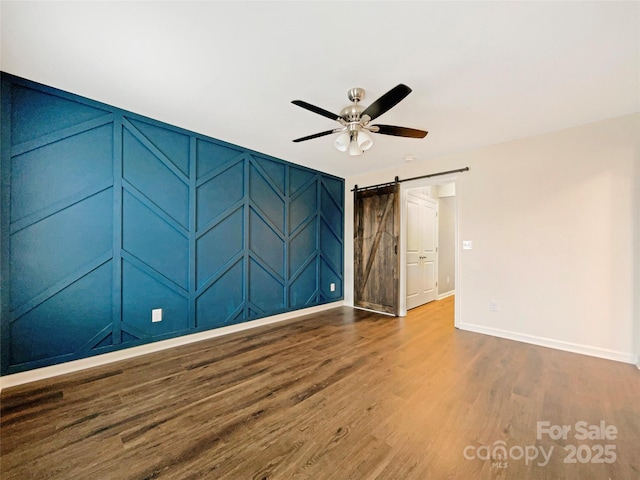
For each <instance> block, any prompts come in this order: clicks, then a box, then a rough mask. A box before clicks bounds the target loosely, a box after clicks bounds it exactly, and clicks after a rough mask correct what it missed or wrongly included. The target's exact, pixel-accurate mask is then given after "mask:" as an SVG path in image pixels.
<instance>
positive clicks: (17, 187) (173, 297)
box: [0, 73, 344, 375]
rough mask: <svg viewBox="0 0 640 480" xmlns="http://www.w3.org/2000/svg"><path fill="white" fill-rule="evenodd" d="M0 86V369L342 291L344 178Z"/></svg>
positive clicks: (13, 81)
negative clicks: (159, 316) (158, 316)
mask: <svg viewBox="0 0 640 480" xmlns="http://www.w3.org/2000/svg"><path fill="white" fill-rule="evenodd" d="M1 93H2V103H1V115H2V118H1V120H2V125H1V129H2V131H1V142H2V143H1V154H2V161H1V177H2V188H1V190H0V196H1V200H2V210H1V227H2V230H1V237H0V241H1V275H2V277H1V282H2V285H1V286H2V289H1V302H2V312H1V313H2V323H1V338H2V374H3V375H4V374H8V373H14V372H19V371H25V370H29V369H33V368H38V367H43V366H47V365H52V364H57V363H61V362H65V361H69V360H75V359H79V358H84V357H88V356H91V355H95V354H99V353H103V352H109V351H113V350H118V349H123V348H128V347H131V346H135V345H140V344H143V343H148V342H153V341H157V340H162V339H167V338H171V337H176V336H180V335H184V334H188V333H194V332H198V331H203V330H209V329H213V328H217V327H221V326H225V325H230V324H235V323H239V322H244V321H247V320H252V319H256V318H260V317H265V316H269V315H274V314H278V313H283V312H287V311H292V310H296V309H300V308H305V307H309V306H314V305H320V304H323V303H327V302H332V301H336V300H340V299H342V298H343V286H342V279H343V256H344V248H343V246H344V239H343V227H344V181H343V180H342V179H341V178H337V177H333V176H331V175H327V174H323V173H322V172H319V171H315V170H310V169H308V168H305V167H301V166H297V165H294V164H291V163H288V162H285V161H283V160H280V159H276V158H273V157H270V156H268V155H264V154H261V153H258V152H255V151H252V150H248V149H246V148H242V147H239V146H237V145H231V144H229V143H225V142H222V141H220V140H216V139H213V138H209V137H205V136H203V135H198V134H196V133H193V132H189V131H186V130H183V129H180V128H177V127H173V126H170V125H166V124H163V123H160V122H157V121H154V120H151V119H149V118H145V117H142V116H140V115H136V114H133V113H131V112H127V111H124V110H121V109H118V108H115V107H111V106H109V105H105V104H102V103H98V102H95V101H92V100H89V99H86V98H83V97H79V96H77V95H73V94H70V93H67V92H63V91H60V90H57V89H54V88H50V87H46V86H44V85H40V84H37V83H34V82H31V81H28V80H25V79H21V78H18V77H15V76H12V75H8V74H5V73H3V74H2V92H1ZM331 283H335V285H336V289H335V291H333V292H332V291H330V284H331ZM156 308H161V309H162V310H163V320H162V321H161V322H156V323H152V322H151V310H152V309H156Z"/></svg>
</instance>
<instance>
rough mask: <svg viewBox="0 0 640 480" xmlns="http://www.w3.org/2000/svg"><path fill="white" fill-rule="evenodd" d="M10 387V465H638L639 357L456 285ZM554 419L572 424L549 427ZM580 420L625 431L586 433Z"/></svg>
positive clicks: (6, 452) (332, 469) (577, 471)
mask: <svg viewBox="0 0 640 480" xmlns="http://www.w3.org/2000/svg"><path fill="white" fill-rule="evenodd" d="M1 401H2V405H1V408H2V411H1V429H0V441H1V448H0V454H1V456H0V477H2V479H3V480H9V479H31V478H35V479H64V480H71V479H117V480H119V479H155V478H163V479H164V478H166V479H195V478H205V479H234V480H235V479H256V480H263V479H290V478H300V479H303V478H309V479H322V480H325V479H341V480H342V479H391V480H399V479H420V480H422V479H437V480H439V479H465V480H468V479H494V478H495V479H527V478H532V479H550V480H551V479H554V480H557V479H604V480H607V479H638V478H640V450H639V449H640V372H639V371H638V370H637V369H636V368H635V367H634V366H632V365H627V364H623V363H617V362H612V361H607V360H602V359H597V358H591V357H586V356H582V355H577V354H571V353H566V352H560V351H555V350H551V349H546V348H542V347H536V346H532V345H527V344H523V343H518V342H513V341H509V340H504V339H499V338H494V337H490V336H485V335H480V334H475V333H471V332H464V331H458V330H455V329H454V328H453V297H449V298H447V299H445V300H442V301H438V302H433V303H430V304H427V305H425V306H423V307H419V308H417V309H414V310H412V311H410V313H409V316H407V317H406V318H404V319H402V318H392V317H388V316H381V315H376V314H373V313H370V312H366V311H360V310H353V309H350V308H346V307H345V308H337V309H332V310H328V311H326V312H322V313H320V314H317V315H313V316H307V317H303V318H300V319H296V320H293V321H289V322H286V323H280V324H277V325H271V326H266V327H261V328H259V329H255V330H251V331H250V332H242V333H239V334H233V335H229V336H226V337H221V338H217V339H212V340H207V341H203V342H200V343H197V344H191V345H187V346H183V347H179V348H175V349H173V350H170V351H165V352H159V353H154V354H150V355H147V356H144V357H139V358H135V359H131V360H127V361H123V362H119V363H116V364H111V365H108V366H104V367H97V368H94V369H91V370H86V371H83V372H79V373H75V374H70V375H65V376H61V377H57V378H55V379H49V380H44V381H39V382H35V383H32V384H28V385H23V386H19V387H14V388H10V389H7V390H5V391H3V392H2V397H1ZM545 421H546V422H549V423H548V426H549V428H550V432H551V433H555V430H554V426H559V427H558V428H561V426H562V425H569V426H570V427H571V430H570V431H569V432H568V434H567V438H566V439H563V438H556V439H554V438H551V436H550V435H549V434H548V433H542V434H541V435H538V431H537V422H545ZM580 421H584V422H587V424H588V425H600V422H601V421H604V422H605V424H606V425H611V426H613V427H615V428H616V429H617V434H616V435H615V439H587V440H579V439H576V437H575V435H576V434H579V433H580V429H578V430H576V423H577V422H580ZM579 426H580V424H579ZM593 428H594V427H591V428H590V431H592V430H593ZM609 433H610V435H609V436H610V437H611V436H612V434H611V431H609ZM593 435H595V433H593ZM537 437H540V438H537ZM572 445H573V447H572ZM580 445H584V446H583V447H580ZM607 445H612V446H613V447H606V446H607ZM501 446H502V447H505V450H504V451H503V450H501V449H500V448H499V447H501ZM541 449H543V451H544V453H545V455H546V454H548V453H549V452H550V451H551V453H550V454H548V455H547V456H548V461H547V462H546V463H544V459H545V457H543V453H541V452H542V450H541ZM550 449H552V450H550ZM572 449H574V450H575V452H574V453H575V455H573V457H572V456H571V450H572ZM600 449H602V452H600ZM534 451H535V454H536V455H537V458H534V459H532V458H531V457H533V455H534ZM612 455H613V456H615V458H614V457H613V456H612ZM572 459H574V460H576V462H575V463H566V461H567V460H569V461H571V460H572ZM605 460H606V462H605ZM607 462H608V463H607Z"/></svg>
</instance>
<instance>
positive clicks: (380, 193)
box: [354, 183, 400, 315]
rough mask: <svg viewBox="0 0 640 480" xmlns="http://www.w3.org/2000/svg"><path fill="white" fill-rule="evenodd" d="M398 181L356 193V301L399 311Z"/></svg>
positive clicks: (377, 307) (370, 306)
mask: <svg viewBox="0 0 640 480" xmlns="http://www.w3.org/2000/svg"><path fill="white" fill-rule="evenodd" d="M399 190H400V188H399V185H398V184H397V183H396V184H393V185H389V186H385V187H380V188H376V189H370V190H361V191H359V190H357V189H356V191H355V193H354V222H355V225H354V277H355V278H354V296H355V298H354V302H355V305H356V306H358V307H363V308H368V309H371V310H377V311H380V312H385V313H391V314H394V315H398V307H399V294H398V277H399V269H400V263H399V260H398V259H399V257H398V233H399V231H400V228H399V224H400V209H399V205H400V202H399Z"/></svg>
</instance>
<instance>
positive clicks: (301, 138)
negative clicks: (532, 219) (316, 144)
mask: <svg viewBox="0 0 640 480" xmlns="http://www.w3.org/2000/svg"><path fill="white" fill-rule="evenodd" d="M341 130H342V128H335V129H333V130H327V131H326V132H320V133H314V134H313V135H307V136H306V137H300V138H296V139H295V140H292V141H293V142H296V143H298V142H304V141H305V140H311V139H312V138H318V137H324V136H325V135H330V134H332V133H336V132H339V131H341Z"/></svg>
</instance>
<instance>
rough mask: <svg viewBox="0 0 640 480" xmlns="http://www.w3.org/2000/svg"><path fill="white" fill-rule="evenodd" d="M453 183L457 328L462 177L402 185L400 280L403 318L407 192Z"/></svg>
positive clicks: (456, 316) (457, 318)
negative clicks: (454, 193)
mask: <svg viewBox="0 0 640 480" xmlns="http://www.w3.org/2000/svg"><path fill="white" fill-rule="evenodd" d="M449 183H453V184H455V189H456V205H455V214H454V229H455V249H454V252H455V254H454V255H455V267H454V271H455V275H456V278H455V282H456V288H455V300H454V319H453V324H454V326H455V327H456V328H458V325H459V324H460V304H461V298H462V283H463V282H462V278H461V277H460V261H459V257H460V241H459V234H460V229H459V224H460V175H459V174H450V175H443V176H440V177H437V178H435V177H433V178H423V179H417V180H411V181H406V182H402V183H400V238H399V239H398V244H399V250H400V252H399V253H400V272H399V273H400V278H399V281H400V282H399V283H400V285H399V294H400V298H399V299H398V300H399V304H398V307H399V309H398V310H399V312H398V315H399V316H401V317H406V316H407V265H406V264H407V209H406V203H407V191H408V190H411V189H413V188H420V187H430V186H434V185H445V184H449Z"/></svg>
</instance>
